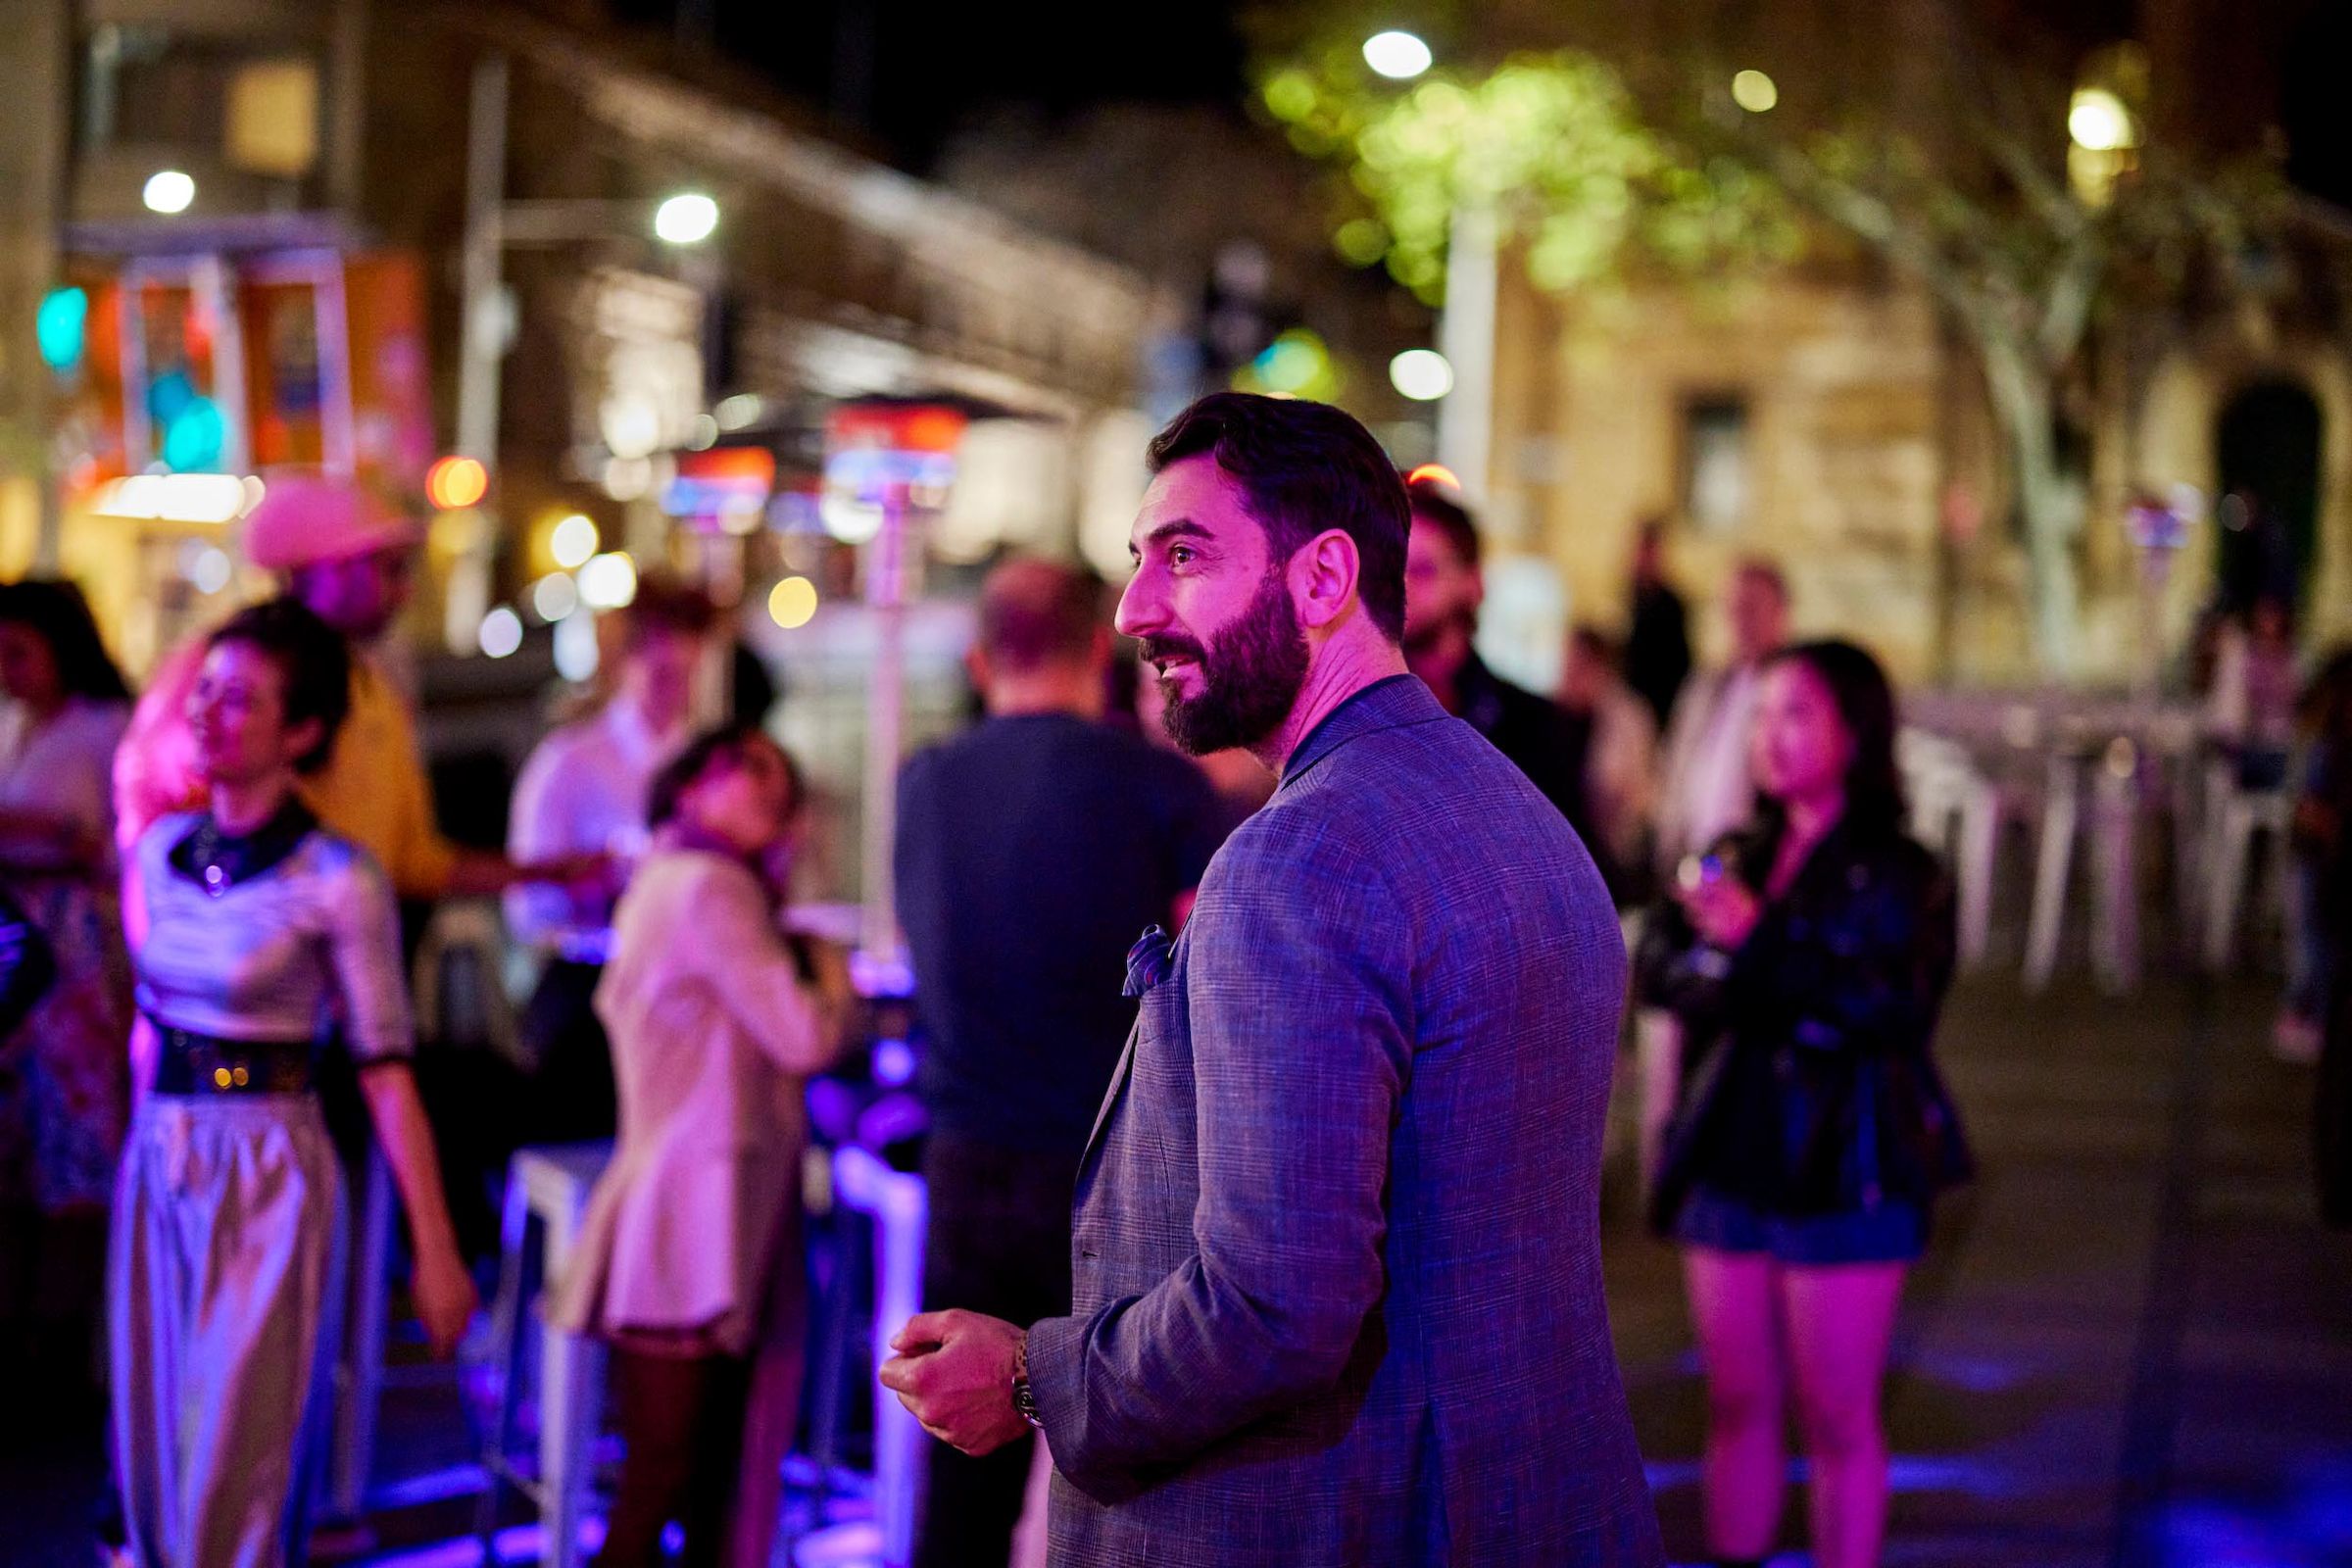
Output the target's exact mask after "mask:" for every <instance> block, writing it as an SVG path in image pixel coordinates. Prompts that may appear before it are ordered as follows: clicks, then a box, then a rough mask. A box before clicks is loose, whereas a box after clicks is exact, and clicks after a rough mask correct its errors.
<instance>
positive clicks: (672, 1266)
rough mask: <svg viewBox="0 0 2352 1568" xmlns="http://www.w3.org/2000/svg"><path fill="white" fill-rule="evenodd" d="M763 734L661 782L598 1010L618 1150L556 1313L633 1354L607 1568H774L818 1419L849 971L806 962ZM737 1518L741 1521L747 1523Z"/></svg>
mask: <svg viewBox="0 0 2352 1568" xmlns="http://www.w3.org/2000/svg"><path fill="white" fill-rule="evenodd" d="M798 797H799V788H798V781H797V778H796V776H795V773H794V770H793V767H792V763H791V760H789V759H788V758H786V756H785V755H784V753H783V752H782V751H781V750H779V749H778V748H777V746H776V745H775V743H774V742H772V741H770V740H768V739H767V737H766V736H764V735H762V734H760V732H759V731H757V730H754V729H748V728H728V729H723V730H718V731H714V732H712V733H711V734H707V735H705V736H703V737H701V738H700V739H698V740H696V741H695V742H694V743H693V744H691V745H690V746H688V747H687V748H686V750H685V751H684V752H683V753H681V754H680V755H679V757H678V758H677V760H674V761H673V762H671V763H670V764H669V765H668V766H667V767H665V768H663V769H662V772H661V774H660V775H659V776H657V778H656V779H655V781H654V784H653V787H652V790H651V792H650V812H649V814H650V816H651V818H652V824H653V826H654V828H655V830H656V835H657V836H656V839H655V843H654V849H653V853H652V854H651V855H650V856H648V858H646V859H645V860H644V862H643V863H642V864H640V865H639V867H638V868H637V872H636V874H635V876H634V877H633V878H632V879H631V881H630V884H629V890H628V892H627V893H626V894H625V895H623V897H622V899H621V901H620V906H619V908H618V910H617V912H616V914H615V916H614V920H613V959H612V962H611V964H610V965H609V967H608V968H607V969H606V972H605V977H604V980H603V982H602V983H601V984H600V985H599V986H598V988H597V993H596V1010H597V1013H598V1015H599V1016H600V1017H601V1018H602V1019H603V1020H604V1024H605V1027H606V1029H607V1030H608V1031H609V1032H610V1034H611V1036H612V1041H613V1076H614V1080H615V1083H616V1085H617V1088H618V1091H619V1102H620V1137H619V1143H618V1145H617V1147H616V1149H615V1151H614V1153H613V1163H612V1165H611V1166H610V1167H609V1168H608V1169H607V1170H606V1172H605V1174H604V1176H603V1178H602V1179H601V1180H599V1181H598V1183H597V1186H596V1191H595V1193H594V1195H593V1196H592V1197H591V1199H590V1201H589V1206H588V1216H587V1221H586V1226H585V1231H584V1235H583V1238H582V1242H581V1247H580V1250H579V1252H578V1254H577V1261H576V1262H575V1263H574V1264H573V1265H572V1267H571V1268H570V1269H569V1271H568V1272H567V1273H566V1275H565V1277H564V1280H563V1281H562V1282H561V1284H560V1286H559V1289H558V1293H557V1299H556V1306H555V1310H554V1312H553V1314H552V1315H553V1318H554V1320H555V1322H556V1324H557V1325H558V1326H559V1327H562V1328H564V1329H568V1330H570V1331H572V1332H574V1333H591V1334H595V1335H598V1336H599V1337H601V1338H603V1339H606V1340H608V1341H610V1342H611V1343H612V1344H613V1347H614V1349H615V1354H614V1368H613V1370H614V1379H613V1381H614V1386H615V1390H616V1394H617V1405H618V1414H619V1424H620V1429H621V1436H622V1438H623V1440H624V1441H625V1442H626V1444H627V1447H628V1457H627V1459H626V1461H625V1462H624V1464H623V1465H622V1468H621V1475H620V1485H619V1491H618V1495H617V1496H616V1497H615V1498H614V1501H613V1513H612V1518H611V1520H610V1521H609V1523H608V1526H607V1529H606V1535H605V1546H604V1551H603V1553H602V1554H601V1556H600V1557H599V1558H598V1561H599V1563H600V1564H601V1565H602V1568H637V1565H639V1564H647V1565H650V1564H653V1563H655V1562H657V1561H659V1560H660V1557H661V1550H662V1529H663V1527H664V1526H665V1525H666V1524H667V1523H668V1522H669V1521H671V1520H673V1519H674V1520H676V1521H677V1522H678V1523H679V1524H680V1525H681V1527H682V1528H683V1529H684V1531H685V1533H686V1559H685V1560H686V1561H687V1562H688V1563H730V1562H731V1563H735V1564H741V1565H747V1568H748V1565H764V1564H765V1563H766V1561H767V1555H768V1544H769V1540H770V1537H771V1535H772V1532H773V1530H774V1526H775V1519H776V1507H777V1500H778V1485H779V1483H778V1479H777V1476H778V1471H779V1469H780V1467H781V1465H782V1461H783V1457H784V1454H785V1451H786V1450H787V1448H788V1447H789V1446H790V1442H791V1437H792V1425H793V1421H794V1417H795V1414H796V1413H797V1411H798V1409H799V1405H800V1397H799V1395H800V1376H801V1338H802V1332H801V1331H802V1300H801V1295H802V1291H801V1268H802V1262H801V1249H800V1226H799V1218H800V1190H801V1175H800V1172H801V1156H802V1152H803V1148H804V1144H805V1141H806V1124H805V1118H804V1110H803V1096H802V1090H803V1085H804V1084H805V1082H806V1081H807V1079H808V1078H809V1075H811V1074H813V1073H815V1072H818V1071H820V1070H821V1069H823V1068H824V1067H825V1066H826V1065H827V1064H828V1063H829V1062H830V1061H831V1060H832V1059H833V1056H834V1054H835V1053H836V1051H837V1050H838V1048H839V1044H840V1036H841V1025H842V1020H843V1018H844V1016H845V1015H846V1013H847V1011H848V1005H849V997H850V993H849V981H848V975H847V970H846V968H845V967H844V966H843V964H842V963H841V961H840V960H839V958H838V956H816V957H813V958H812V959H811V960H810V961H809V963H808V964H807V965H804V964H803V962H802V961H801V959H800V958H799V957H798V956H796V954H795V952H794V950H793V949H792V947H790V946H789V945H788V944H787V942H786V940H785V938H784V937H783V936H782V934H781V933H780V931H779V928H778V926H777V919H776V917H777V909H778V899H777V894H776V891H775V889H774V888H773V887H772V886H771V883H770V880H769V878H768V877H767V876H766V875H765V874H764V866H765V865H766V863H767V862H768V861H769V860H770V859H772V858H773V856H774V852H775V851H776V850H777V849H778V847H779V846H780V845H781V844H782V842H783V840H784V838H785V835H786V833H787V832H788V831H789V829H790V826H791V824H792V820H793V817H794V815H795V813H796V810H797V808H798V806H799V799H798ZM730 1519H731V1520H732V1523H731V1524H730V1523H729V1521H730Z"/></svg>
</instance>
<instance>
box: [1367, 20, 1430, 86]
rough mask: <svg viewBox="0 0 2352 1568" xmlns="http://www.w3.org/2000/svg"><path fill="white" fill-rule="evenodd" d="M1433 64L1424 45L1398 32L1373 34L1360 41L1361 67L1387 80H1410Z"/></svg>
mask: <svg viewBox="0 0 2352 1568" xmlns="http://www.w3.org/2000/svg"><path fill="white" fill-rule="evenodd" d="M1435 62H1436V57H1435V56H1433V55H1432V54H1431V53H1430V52H1429V45H1428V44H1426V43H1423V42H1422V41H1421V40H1420V38H1418V37H1417V36H1415V35H1414V34H1412V33H1409V32H1405V31H1402V30H1400V29H1395V28H1392V29H1391V30H1389V31H1387V32H1376V33H1374V34H1373V35H1372V36H1371V37H1369V38H1366V39H1365V40H1364V64H1365V65H1367V66H1370V67H1371V68H1372V69H1373V70H1374V71H1376V72H1378V73H1380V74H1382V75H1384V76H1386V77H1388V78H1389V79H1390V80H1391V81H1410V80H1412V79H1413V78H1414V77H1415V76H1418V75H1420V74H1421V73H1423V72H1425V71H1427V70H1428V69H1429V68H1430V67H1431V65H1433V64H1434V63H1435Z"/></svg>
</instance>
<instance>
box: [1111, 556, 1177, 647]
mask: <svg viewBox="0 0 2352 1568" xmlns="http://www.w3.org/2000/svg"><path fill="white" fill-rule="evenodd" d="M1152 577H1153V574H1152V570H1151V569H1150V568H1149V567H1145V568H1143V569H1141V570H1139V571H1137V572H1136V574H1135V575H1134V576H1133V577H1131V578H1129V579H1128V581H1127V590H1126V592H1124V593H1122V594H1120V595H1119V610H1118V613H1117V614H1115V615H1113V616H1112V617H1111V624H1112V625H1113V626H1116V627H1117V628H1118V631H1119V635H1120V636H1122V637H1149V636H1151V635H1152V633H1153V632H1155V631H1158V630H1159V629H1160V628H1161V627H1163V626H1164V625H1166V624H1167V604H1166V598H1165V595H1163V594H1162V593H1161V591H1160V589H1159V587H1158V585H1157V584H1156V583H1155V582H1154V581H1153V580H1152Z"/></svg>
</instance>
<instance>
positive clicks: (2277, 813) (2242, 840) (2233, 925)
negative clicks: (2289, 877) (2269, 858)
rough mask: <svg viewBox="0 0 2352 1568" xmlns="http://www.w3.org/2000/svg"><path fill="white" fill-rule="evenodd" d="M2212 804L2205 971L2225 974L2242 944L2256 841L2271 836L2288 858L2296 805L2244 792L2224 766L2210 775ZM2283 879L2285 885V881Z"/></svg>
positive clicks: (2280, 793)
mask: <svg viewBox="0 0 2352 1568" xmlns="http://www.w3.org/2000/svg"><path fill="white" fill-rule="evenodd" d="M2206 800H2207V802H2208V805H2207V808H2206V814H2207V827H2206V844H2205V967H2206V969H2207V970H2209V971H2211V972H2213V973H2216V974H2219V973H2220V972H2221V971H2223V970H2224V969H2227V968H2228V967H2229V960H2230V957H2231V956H2232V953H2233V950H2234V949H2235V948H2236V945H2237V928H2238V922H2239V921H2240V920H2241V919H2242V918H2243V917H2244V914H2245V902H2246V887H2247V880H2248V878H2247V873H2248V871H2249V870H2250V869H2251V868H2252V863H2253V858H2254V840H2255V839H2256V838H2257V837H2258V836H2261V835H2265V834H2267V835H2269V838H2270V842H2271V845H2272V848H2273V851H2274V853H2275V854H2277V855H2279V856H2281V857H2283V854H2284V851H2285V845H2286V830H2287V825H2288V823H2289V822H2291V821H2292V820H2293V817H2294V801H2293V799H2292V798H2291V797H2290V796H2289V795H2288V794H2287V792H2286V791H2284V790H2246V789H2240V788H2238V786H2237V781H2236V780H2235V779H2234V778H2233V777H2231V776H2230V775H2229V768H2228V765H2227V764H2224V763H2216V764H2215V765H2214V767H2213V768H2212V769H2211V770H2210V771H2209V773H2208V774H2207V785H2206ZM2278 881H2279V883H2280V885H2281V886H2283V881H2284V879H2283V878H2279V879H2278Z"/></svg>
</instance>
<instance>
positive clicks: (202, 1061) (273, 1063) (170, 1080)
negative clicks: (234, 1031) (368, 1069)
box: [155, 1023, 314, 1095]
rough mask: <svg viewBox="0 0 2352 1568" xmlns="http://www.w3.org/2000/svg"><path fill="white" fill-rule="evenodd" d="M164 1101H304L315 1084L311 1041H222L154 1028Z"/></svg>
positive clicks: (157, 1076) (157, 1072) (161, 1026)
mask: <svg viewBox="0 0 2352 1568" xmlns="http://www.w3.org/2000/svg"><path fill="white" fill-rule="evenodd" d="M155 1032H156V1036H157V1038H158V1039H159V1041H160V1042H161V1044H162V1050H161V1051H160V1052H158V1054H157V1056H156V1063H155V1092H156V1093H157V1094H159V1095H300V1094H307V1093H308V1092H309V1091H310V1089H311V1087H312V1083H313V1079H312V1076H311V1058H312V1056H313V1054H314V1048H313V1046H312V1045H311V1043H310V1042H309V1041H308V1040H223V1039H221V1038H220V1037H219V1036H218V1035H200V1034H197V1033H195V1032H194V1031H192V1030H187V1029H174V1028H172V1027H171V1026H170V1025H168V1024H160V1023H159V1024H156V1025H155Z"/></svg>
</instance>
